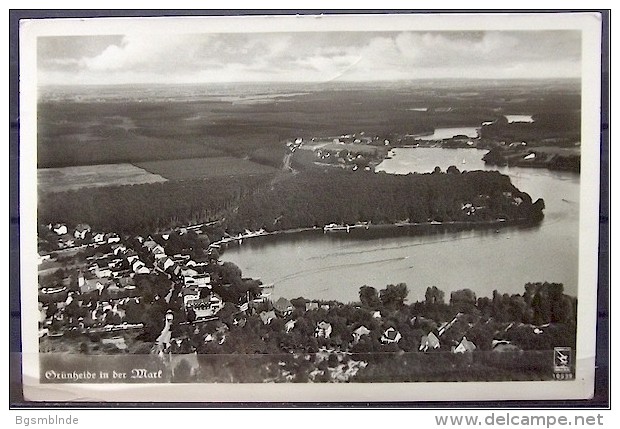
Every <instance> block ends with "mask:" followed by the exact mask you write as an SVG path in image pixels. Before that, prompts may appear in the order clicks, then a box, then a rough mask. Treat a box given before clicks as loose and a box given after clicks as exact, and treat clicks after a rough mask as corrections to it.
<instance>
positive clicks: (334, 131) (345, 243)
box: [28, 26, 582, 383]
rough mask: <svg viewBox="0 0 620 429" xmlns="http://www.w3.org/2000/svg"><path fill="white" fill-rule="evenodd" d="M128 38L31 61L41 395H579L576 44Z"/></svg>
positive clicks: (396, 38)
mask: <svg viewBox="0 0 620 429" xmlns="http://www.w3.org/2000/svg"><path fill="white" fill-rule="evenodd" d="M191 28H192V29H193V28H195V27H191ZM261 28H262V27H261ZM322 28H323V27H322ZM130 29H131V26H128V27H127V30H128V31H127V33H126V34H124V33H116V32H111V33H109V34H86V35H80V34H71V35H59V36H42V37H38V39H37V43H36V61H37V66H36V67H37V68H36V77H37V88H36V91H37V99H36V110H37V116H36V129H37V133H36V153H37V178H36V179H37V202H36V204H37V234H36V235H37V252H38V261H37V262H38V266H37V268H38V286H37V287H38V294H37V297H38V308H37V309H36V310H35V309H34V308H33V309H32V313H35V312H38V313H37V317H36V320H34V323H36V322H37V321H38V345H39V351H40V355H39V362H40V369H39V370H40V379H41V383H92V382H94V383H119V382H121V383H404V382H473V381H489V382H503V381H506V382H507V381H546V380H571V379H573V378H574V377H575V361H576V359H575V353H576V347H577V309H578V304H577V296H578V292H579V289H578V286H579V285H578V280H579V268H580V266H579V244H580V235H579V233H580V229H579V220H580V170H581V140H582V107H581V103H582V93H581V92H582V86H581V79H582V33H581V32H580V31H575V30H541V29H538V30H536V29H533V30H486V31H479V30H477V31H463V30H445V29H441V30H435V31H430V30H425V29H412V30H408V31H401V30H394V31H383V30H375V29H374V28H373V27H372V26H368V27H367V28H363V26H360V28H359V29H358V30H357V31H352V30H350V29H346V30H344V29H339V28H338V27H334V28H332V29H331V30H330V31H323V30H320V31H275V30H274V31H273V32H269V31H263V30H261V31H259V32H256V31H252V32H235V31H234V30H233V29H232V28H231V30H230V32H219V31H218V32H213V31H205V32H202V33H201V32H195V31H194V30H192V32H189V33H180V32H178V31H174V32H169V31H163V30H162V31H161V32H138V31H130ZM28 287H29V288H31V289H33V290H34V288H35V285H29V286H28Z"/></svg>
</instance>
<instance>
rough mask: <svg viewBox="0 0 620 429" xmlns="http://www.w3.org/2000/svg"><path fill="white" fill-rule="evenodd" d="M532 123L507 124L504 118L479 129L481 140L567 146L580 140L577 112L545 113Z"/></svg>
mask: <svg viewBox="0 0 620 429" xmlns="http://www.w3.org/2000/svg"><path fill="white" fill-rule="evenodd" d="M533 119H534V122H531V123H530V122H512V123H509V122H508V120H507V119H506V118H505V117H503V116H502V117H500V118H499V119H497V120H496V121H495V122H493V123H492V124H489V125H485V126H483V127H482V128H481V129H480V137H481V138H483V139H492V140H503V141H506V142H509V143H510V142H515V141H526V142H528V143H529V142H540V141H543V140H548V139H549V140H551V141H552V142H553V144H555V145H563V144H566V145H569V144H573V143H574V142H575V141H579V140H580V139H581V112H580V111H579V110H573V111H561V112H545V113H538V114H536V115H534V116H533Z"/></svg>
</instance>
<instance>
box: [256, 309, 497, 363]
mask: <svg viewBox="0 0 620 429" xmlns="http://www.w3.org/2000/svg"><path fill="white" fill-rule="evenodd" d="M272 307H273V308H272V309H271V310H269V311H262V312H261V313H259V316H260V319H261V321H262V322H263V324H265V325H268V324H270V323H271V322H272V321H273V320H275V319H276V318H282V319H288V320H287V321H286V323H285V324H284V331H285V332H286V333H290V332H291V331H292V330H293V329H295V325H296V324H297V320H295V319H289V316H291V314H292V313H293V310H294V308H293V305H292V303H291V302H290V301H289V300H287V299H285V298H279V299H278V300H277V301H276V302H275V303H273V306H272ZM319 309H323V310H329V305H328V304H319V303H318V302H306V303H305V310H306V311H312V310H319ZM372 316H373V318H375V319H380V318H381V317H382V315H381V312H380V311H375V312H373V314H372ZM463 318H464V314H463V313H458V314H457V315H456V316H455V317H454V318H453V319H452V320H450V321H449V322H445V323H442V324H441V325H440V326H439V327H438V328H437V329H435V330H432V331H429V332H428V334H426V335H423V336H422V338H421V339H420V346H419V350H420V351H421V352H430V351H434V350H439V349H440V348H441V347H442V344H441V341H442V340H441V339H442V337H444V336H445V334H446V333H447V332H448V331H449V330H459V332H460V335H459V334H457V335H459V338H460V341H458V342H457V343H456V344H455V342H454V340H447V341H446V342H447V343H448V344H450V345H451V348H450V350H451V352H452V353H455V354H464V353H470V352H473V351H474V350H476V345H475V344H474V343H473V342H472V341H470V340H468V339H467V337H466V336H465V333H466V331H467V330H468V329H469V328H471V327H472V325H471V324H468V323H467V322H465V321H464V320H462V319H463ZM416 319H417V318H416V317H414V318H413V319H412V320H411V323H412V324H415V322H416ZM422 319H423V318H422ZM332 331H333V326H332V324H331V323H329V322H328V321H326V320H321V321H319V322H317V323H316V326H315V329H314V336H315V337H316V338H325V339H329V338H330V337H331V335H332ZM370 333H371V329H369V328H368V327H366V326H364V325H361V326H359V327H357V328H356V329H355V330H354V331H353V332H352V339H351V345H355V344H357V343H359V342H360V340H361V339H362V338H363V337H364V336H367V335H369V334H370ZM452 334H453V335H452V337H454V332H452ZM401 339H402V334H401V333H400V332H399V331H398V330H397V329H396V328H394V327H393V326H389V327H388V328H387V329H385V330H384V331H383V332H382V334H381V337H380V341H381V343H382V344H397V343H399V342H400V341H401ZM503 343H506V344H508V342H506V341H504V342H503Z"/></svg>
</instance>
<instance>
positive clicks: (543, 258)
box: [222, 148, 579, 302]
mask: <svg viewBox="0 0 620 429" xmlns="http://www.w3.org/2000/svg"><path fill="white" fill-rule="evenodd" d="M484 153H485V151H484V150H478V149H441V148H397V149H394V156H393V157H392V158H391V159H386V160H384V161H383V162H382V163H381V164H380V165H379V166H378V167H377V170H378V171H385V172H388V173H393V174H407V173H409V172H413V171H417V172H430V171H432V170H433V169H434V168H435V166H439V167H440V168H441V169H442V171H445V170H446V169H447V168H448V167H449V166H450V165H456V166H457V168H459V170H481V169H482V170H491V169H494V170H499V171H501V172H502V173H504V174H508V175H509V176H510V177H511V178H512V181H513V183H514V184H515V186H517V187H518V188H519V189H521V190H523V191H525V192H528V193H529V194H530V195H531V197H532V199H534V200H536V199H537V198H543V199H544V200H545V205H546V209H545V219H544V220H543V221H542V223H541V224H539V225H537V226H535V227H530V228H522V227H504V228H501V229H499V230H497V232H496V230H495V229H487V230H468V231H449V230H446V228H445V227H435V228H434V229H432V228H431V227H427V228H424V229H422V230H420V229H418V230H411V229H392V230H389V231H384V232H381V231H365V230H361V231H356V232H355V233H354V234H346V233H328V234H324V233H323V232H322V231H309V232H306V233H300V234H294V235H286V236H270V237H259V238H254V239H251V240H245V241H244V242H243V244H242V245H240V246H233V247H229V248H228V249H227V250H226V251H225V252H224V254H223V255H222V260H224V261H231V262H234V263H235V264H237V265H238V266H239V267H240V268H241V269H242V270H243V274H244V276H251V277H255V278H260V279H261V280H262V281H263V282H264V283H274V284H275V288H274V292H273V295H272V298H274V299H277V298H278V297H280V296H284V297H286V298H289V299H290V298H296V297H299V296H303V297H306V298H310V299H334V300H339V301H342V302H350V301H355V300H357V299H358V291H359V287H360V286H362V285H369V286H373V287H375V288H377V289H382V288H384V287H385V286H386V285H387V284H390V283H400V282H405V283H407V285H408V287H409V290H410V293H409V302H414V301H416V300H423V299H424V293H425V291H426V288H427V287H428V286H437V287H438V288H440V289H442V290H443V291H444V292H446V298H447V299H448V298H449V295H450V292H452V291H455V290H458V289H463V288H470V289H472V290H473V291H474V292H475V293H476V295H477V296H489V297H490V296H491V295H492V292H493V290H494V289H497V290H498V291H500V292H502V293H509V294H514V293H518V294H521V293H523V286H524V284H525V283H527V282H537V281H550V282H561V283H563V284H564V289H565V292H566V293H568V294H571V295H576V294H577V266H578V231H579V225H578V224H579V222H578V220H579V216H578V214H579V175H578V174H574V173H565V172H552V171H547V170H545V169H528V168H516V167H512V168H507V167H505V168H496V167H489V168H487V167H486V166H485V165H484V162H483V161H482V160H481V158H482V156H483V155H484ZM429 229H430V230H431V231H430V233H429Z"/></svg>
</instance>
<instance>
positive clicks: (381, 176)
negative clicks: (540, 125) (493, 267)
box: [227, 167, 544, 231]
mask: <svg viewBox="0 0 620 429" xmlns="http://www.w3.org/2000/svg"><path fill="white" fill-rule="evenodd" d="M543 208H544V203H543V202H542V200H539V201H536V202H535V203H532V200H531V198H530V196H529V195H528V194H526V193H524V192H520V191H519V190H518V189H516V188H515V187H514V186H513V185H512V184H511V182H510V178H509V177H508V176H505V175H502V174H500V173H498V172H494V171H471V172H463V173H461V172H459V171H458V170H457V169H456V168H455V167H450V168H449V169H448V171H447V172H446V173H442V172H441V171H439V169H438V168H437V169H436V170H435V172H434V173H429V174H409V175H406V176H398V175H390V174H385V173H378V174H373V173H367V172H350V171H320V170H315V171H308V172H302V173H299V174H298V175H297V176H296V177H295V178H294V179H292V180H287V181H282V182H280V183H278V184H276V185H274V186H273V187H271V188H264V189H263V190H261V191H260V192H256V193H254V194H252V195H250V196H248V197H247V198H244V199H243V200H242V201H241V202H240V205H239V208H238V210H236V211H235V213H233V214H232V216H231V217H230V218H229V219H227V226H228V229H229V231H242V230H243V229H245V228H249V229H255V230H256V229H259V228H264V229H266V230H268V231H273V230H284V229H291V228H299V227H312V226H323V225H327V224H330V223H337V224H354V223H356V222H359V221H364V222H366V221H370V222H372V223H373V224H390V223H395V222H399V221H408V222H420V223H424V222H429V221H437V222H451V221H457V222H459V221H460V222H485V221H495V220H497V219H505V220H507V221H512V220H514V221H517V220H519V221H521V220H530V221H532V220H540V219H541V217H542V209H543Z"/></svg>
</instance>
